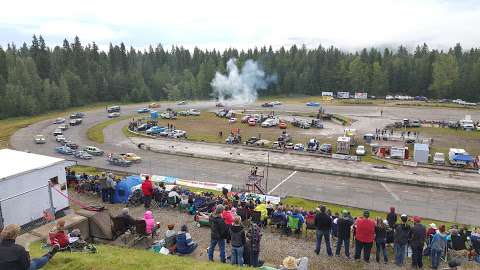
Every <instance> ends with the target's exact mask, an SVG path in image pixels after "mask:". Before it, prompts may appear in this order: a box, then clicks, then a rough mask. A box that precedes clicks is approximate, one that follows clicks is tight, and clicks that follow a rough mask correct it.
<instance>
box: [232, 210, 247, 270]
mask: <svg viewBox="0 0 480 270" xmlns="http://www.w3.org/2000/svg"><path fill="white" fill-rule="evenodd" d="M241 221H242V219H241V218H240V217H239V216H236V217H235V219H234V222H233V225H232V227H231V228H230V237H231V243H232V255H231V258H232V259H231V261H232V264H238V265H240V266H243V249H244V247H245V243H246V238H245V231H244V230H243V226H242V224H241Z"/></svg>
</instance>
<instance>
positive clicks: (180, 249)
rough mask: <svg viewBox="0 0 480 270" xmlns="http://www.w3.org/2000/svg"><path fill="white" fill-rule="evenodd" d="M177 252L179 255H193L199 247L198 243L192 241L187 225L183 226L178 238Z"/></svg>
mask: <svg viewBox="0 0 480 270" xmlns="http://www.w3.org/2000/svg"><path fill="white" fill-rule="evenodd" d="M176 247H177V248H176V252H177V253H178V254H182V255H187V254H191V253H192V252H193V251H194V250H195V249H196V248H197V247H198V243H196V242H194V241H193V240H192V236H191V235H190V233H189V232H188V227H187V225H185V224H183V225H182V227H181V229H180V231H179V232H178V234H177V238H176Z"/></svg>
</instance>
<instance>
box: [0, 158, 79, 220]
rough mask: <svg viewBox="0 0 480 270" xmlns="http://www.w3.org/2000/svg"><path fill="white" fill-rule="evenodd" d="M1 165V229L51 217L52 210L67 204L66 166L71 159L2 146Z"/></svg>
mask: <svg viewBox="0 0 480 270" xmlns="http://www.w3.org/2000/svg"><path fill="white" fill-rule="evenodd" d="M0 164H2V165H1V166H0V229H2V228H3V227H4V226H6V225H8V224H18V225H20V226H26V225H28V224H31V223H35V222H36V221H39V220H41V219H43V218H52V217H53V215H52V210H53V212H55V213H58V212H59V211H62V210H64V209H66V208H68V207H69V203H68V191H67V184H66V175H65V167H67V166H71V165H73V164H72V162H70V161H66V160H64V159H61V158H55V157H50V156H44V155H38V154H32V153H27V152H21V151H16V150H11V149H2V150H0ZM50 183H51V184H50Z"/></svg>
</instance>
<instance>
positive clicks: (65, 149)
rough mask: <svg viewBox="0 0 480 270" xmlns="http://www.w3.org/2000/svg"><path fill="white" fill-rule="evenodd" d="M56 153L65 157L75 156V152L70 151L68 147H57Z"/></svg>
mask: <svg viewBox="0 0 480 270" xmlns="http://www.w3.org/2000/svg"><path fill="white" fill-rule="evenodd" d="M55 151H56V152H57V153H60V154H63V155H73V150H72V149H70V148H69V147H67V146H58V147H55Z"/></svg>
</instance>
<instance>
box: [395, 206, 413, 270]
mask: <svg viewBox="0 0 480 270" xmlns="http://www.w3.org/2000/svg"><path fill="white" fill-rule="evenodd" d="M400 220H401V221H402V223H400V224H397V225H396V226H395V240H394V243H393V251H394V253H395V264H396V265H397V266H402V265H403V262H404V260H405V253H406V250H407V243H408V239H409V236H410V232H411V228H410V225H408V224H407V221H408V216H407V215H406V214H402V215H401V216H400Z"/></svg>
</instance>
